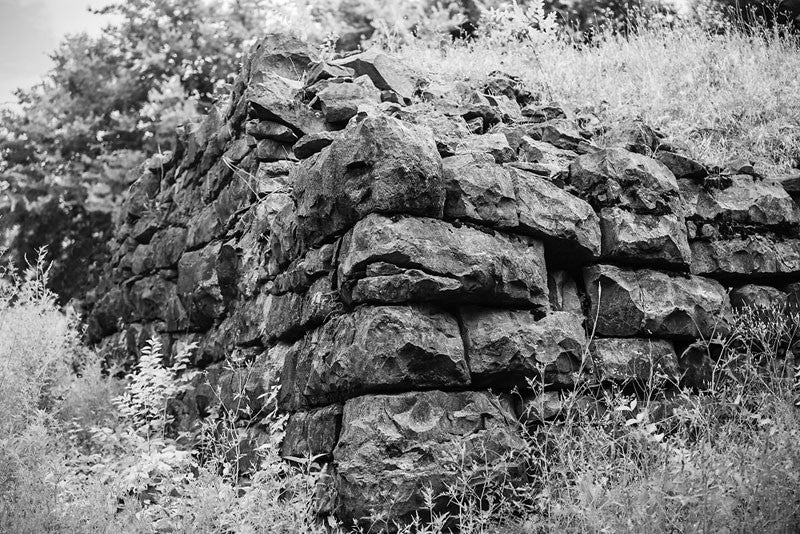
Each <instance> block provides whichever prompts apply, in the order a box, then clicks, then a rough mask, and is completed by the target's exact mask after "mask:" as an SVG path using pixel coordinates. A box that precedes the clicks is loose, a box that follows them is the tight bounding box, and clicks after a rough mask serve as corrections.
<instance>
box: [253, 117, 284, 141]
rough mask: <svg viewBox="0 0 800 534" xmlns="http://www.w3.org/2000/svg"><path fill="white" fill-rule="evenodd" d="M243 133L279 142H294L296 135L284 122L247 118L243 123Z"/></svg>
mask: <svg viewBox="0 0 800 534" xmlns="http://www.w3.org/2000/svg"><path fill="white" fill-rule="evenodd" d="M244 131H245V133H246V134H247V135H252V136H253V137H254V138H256V139H272V140H273V141H279V142H281V143H294V142H295V141H297V135H296V134H295V133H294V130H292V129H291V128H289V127H288V126H286V125H284V124H278V123H277V122H272V121H260V120H257V119H253V120H249V121H247V123H246V124H245V130H244Z"/></svg>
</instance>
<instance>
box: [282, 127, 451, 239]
mask: <svg viewBox="0 0 800 534" xmlns="http://www.w3.org/2000/svg"><path fill="white" fill-rule="evenodd" d="M294 196H295V198H296V199H297V200H296V202H297V211H296V216H297V220H298V223H299V227H298V231H299V233H300V237H301V240H302V242H303V243H304V245H305V246H306V247H311V246H316V245H319V244H320V243H321V242H322V241H323V240H325V239H327V238H328V237H330V236H332V235H335V234H336V233H339V232H342V231H343V230H345V229H347V228H349V227H350V226H352V225H353V223H355V222H357V221H358V220H359V219H361V218H363V217H365V216H366V215H368V214H370V213H375V212H378V213H407V214H410V215H428V216H433V217H441V215H442V211H443V209H444V199H445V188H444V180H443V179H442V159H441V157H440V156H439V153H438V152H437V150H436V145H435V143H434V142H433V136H432V134H431V132H430V130H428V129H426V128H423V127H419V126H414V125H412V124H409V123H405V122H402V121H399V120H397V119H393V118H390V117H385V116H378V117H368V118H365V119H363V120H361V121H357V122H351V123H350V125H349V126H348V127H347V129H345V130H344V131H343V132H342V134H341V135H340V136H338V137H337V138H336V139H335V140H334V141H333V142H332V143H331V144H330V145H329V146H328V147H326V148H324V149H323V150H322V151H321V152H320V153H319V154H317V155H315V156H312V157H311V158H309V159H306V160H304V161H303V162H302V164H301V167H300V169H299V170H298V172H297V174H296V179H295V183H294Z"/></svg>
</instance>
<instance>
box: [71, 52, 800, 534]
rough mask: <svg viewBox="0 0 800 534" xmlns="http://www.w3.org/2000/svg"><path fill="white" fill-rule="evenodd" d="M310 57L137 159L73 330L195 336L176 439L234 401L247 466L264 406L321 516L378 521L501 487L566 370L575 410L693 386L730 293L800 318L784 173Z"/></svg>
mask: <svg viewBox="0 0 800 534" xmlns="http://www.w3.org/2000/svg"><path fill="white" fill-rule="evenodd" d="M311 57H312V54H311V51H310V50H309V49H308V46H307V45H305V44H303V43H302V42H300V41H298V40H295V39H291V38H282V37H276V36H272V37H268V38H265V39H263V40H262V41H260V42H259V43H258V44H257V45H256V46H255V47H254V49H253V50H252V51H251V54H250V55H249V56H248V57H247V58H246V60H245V61H244V64H243V67H242V71H241V73H240V76H239V77H238V79H237V80H236V81H235V83H234V84H233V86H232V87H233V88H232V91H231V98H230V99H229V101H227V102H225V103H223V104H220V105H218V106H214V107H212V109H211V110H210V112H209V114H208V116H207V117H206V118H205V119H204V120H203V122H202V123H201V124H200V125H199V126H198V128H196V129H193V131H192V132H189V131H186V132H185V133H184V134H183V135H182V136H181V139H180V140H179V143H178V144H177V145H176V147H175V150H174V151H171V152H170V153H165V154H162V155H158V156H154V157H153V158H151V159H150V160H148V161H147V162H145V163H144V164H143V165H142V166H141V168H140V169H139V170H138V171H137V173H138V174H139V179H138V180H137V181H136V182H135V183H134V184H133V185H132V186H131V188H130V192H129V194H128V197H127V199H126V201H125V203H124V205H123V207H122V210H121V214H120V217H119V221H118V224H117V228H116V232H115V236H114V239H113V240H112V242H111V243H110V247H111V250H112V258H111V260H110V262H109V263H108V265H105V266H104V268H105V272H106V275H107V276H106V277H105V280H104V282H103V284H102V286H101V287H99V288H98V290H97V296H96V298H95V299H94V305H93V308H92V310H91V314H90V317H89V319H88V326H89V328H88V331H87V335H88V338H89V340H90V341H91V342H93V343H96V344H97V345H98V347H99V350H100V351H102V353H103V354H104V356H105V357H106V358H107V359H108V360H109V362H113V363H119V364H121V365H127V366H130V365H132V364H133V363H135V361H136V358H137V357H138V354H139V351H140V349H141V347H142V346H143V345H144V344H145V343H146V341H147V340H148V338H151V337H153V336H157V337H158V339H160V340H161V341H162V342H163V344H164V347H165V355H166V356H167V357H168V358H172V357H174V355H175V354H177V353H178V351H180V350H181V347H186V346H189V345H190V344H195V345H196V347H197V348H196V349H194V350H193V351H192V356H191V365H192V366H194V367H195V368H201V369H203V370H204V373H203V376H204V377H205V378H203V379H202V380H200V378H198V379H197V380H196V382H193V386H192V388H191V391H189V392H187V393H186V394H185V395H183V396H182V397H181V398H180V399H177V400H176V402H175V403H174V405H173V406H170V410H171V413H173V415H174V416H175V425H176V429H177V430H180V431H189V430H190V429H192V428H196V427H197V425H196V424H195V423H196V421H194V420H196V419H198V418H207V417H212V416H213V414H214V413H215V412H216V410H215V409H214V408H215V407H217V406H224V407H226V408H228V409H229V410H232V411H233V412H235V417H236V424H237V435H238V436H239V439H240V441H241V443H240V450H242V451H245V452H247V451H249V452H248V454H247V457H243V458H241V459H239V463H240V466H241V467H242V468H249V467H252V466H253V465H254V456H253V450H254V448H255V447H256V446H258V445H259V444H261V443H265V442H266V440H267V439H268V436H267V435H266V433H265V432H266V431H265V430H264V428H263V425H262V418H263V414H264V413H267V412H270V411H272V410H274V409H278V408H279V409H280V410H281V412H282V413H284V414H285V415H287V416H288V419H287V427H286V436H285V439H284V442H283V446H282V454H283V455H284V456H285V457H287V458H288V459H289V460H290V461H297V460H298V459H301V460H302V459H303V458H305V457H307V456H309V455H311V456H317V457H318V460H319V461H320V462H323V463H325V464H326V465H325V466H324V467H323V471H324V472H325V473H326V474H327V475H328V477H329V482H330V483H329V484H326V485H324V486H321V487H320V488H318V489H319V492H318V495H317V500H318V501H319V502H317V503H316V505H315V507H316V508H315V510H316V511H317V513H319V514H323V515H324V514H334V515H336V516H338V518H339V519H342V520H343V521H345V522H348V523H349V522H357V523H359V524H361V526H363V527H365V529H366V530H370V531H371V532H380V531H382V530H386V528H385V527H387V525H389V524H391V522H392V521H394V520H400V521H403V520H407V519H408V518H409V517H410V516H411V515H412V514H413V513H414V512H416V511H418V510H420V509H421V508H423V489H424V488H425V487H426V485H429V484H430V485H432V486H433V488H434V491H439V490H441V489H442V488H444V485H445V484H446V483H448V482H450V481H452V480H453V479H454V478H453V477H454V476H455V474H456V471H457V466H458V464H459V463H461V462H462V459H463V460H464V461H465V462H466V464H467V467H468V468H471V467H474V468H475V469H477V470H479V471H480V469H481V467H482V466H484V465H485V463H487V462H488V463H489V464H490V466H489V467H490V468H491V470H492V472H495V473H497V474H498V477H501V478H504V479H505V480H507V481H512V482H513V481H517V480H520V477H519V474H520V467H522V466H521V465H520V464H519V463H518V462H517V461H516V460H515V458H514V454H515V453H516V452H517V451H519V450H521V449H522V448H523V447H524V446H525V444H524V443H523V442H522V440H521V438H520V437H519V434H518V432H517V431H518V430H519V426H520V425H519V423H520V422H523V423H524V424H525V425H527V426H529V427H530V429H531V430H535V427H536V425H538V424H540V423H541V422H542V421H544V420H548V419H552V418H556V417H559V416H560V413H561V411H562V410H563V409H564V408H565V407H566V405H565V401H564V399H566V398H568V397H569V396H570V394H571V391H572V389H573V388H574V387H575V386H576V385H577V384H580V383H584V384H588V385H589V386H590V388H589V390H590V391H592V392H594V393H592V395H587V396H585V397H581V398H580V399H578V400H577V401H573V400H570V401H569V402H570V403H573V402H578V406H582V407H585V408H586V413H587V414H592V413H599V412H600V411H601V410H602V407H601V405H600V402H599V400H598V397H597V396H602V395H603V392H604V388H609V387H624V388H628V389H629V390H630V391H635V390H637V389H639V387H640V385H641V382H642V381H643V380H645V379H646V378H647V376H648V375H649V374H650V372H651V370H653V369H654V370H655V371H656V372H657V373H659V374H661V375H666V376H667V377H668V378H669V380H667V381H663V382H660V383H663V385H664V387H666V388H672V387H674V382H676V381H677V380H678V377H680V383H681V385H684V386H689V387H695V388H701V387H704V386H705V385H707V383H708V380H709V378H710V374H711V369H712V365H713V360H714V358H717V357H718V356H719V354H720V351H721V345H720V341H719V340H718V339H716V338H718V337H720V336H723V335H724V334H725V332H726V330H727V319H728V316H729V313H730V310H731V304H732V305H733V307H736V308H739V309H741V308H742V307H743V306H745V305H755V306H761V307H763V306H764V305H765V304H766V305H770V306H776V307H781V306H783V305H784V303H785V304H787V306H788V309H789V310H790V311H797V309H798V308H800V305H799V304H798V302H800V282H799V281H798V280H800V233H799V232H800V209H799V208H798V205H797V200H798V196H799V195H800V193H799V192H800V186H798V179H797V177H796V176H793V175H788V176H782V177H776V176H765V177H761V176H758V175H757V173H756V171H755V168H754V166H753V165H751V164H750V162H748V161H734V162H730V163H729V164H726V165H724V166H721V167H713V166H708V165H704V164H703V163H702V162H695V161H692V160H690V159H689V158H686V157H685V156H681V155H679V154H678V153H677V152H676V151H677V150H678V149H679V148H680V147H679V143H678V142H675V141H674V140H668V139H664V138H663V137H662V136H661V135H660V134H659V133H658V132H656V131H654V130H652V129H650V128H647V127H646V126H645V125H643V124H641V123H640V122H634V123H626V124H622V125H621V126H620V127H618V128H615V129H611V130H608V129H606V128H605V127H604V126H603V125H602V124H600V122H599V120H598V119H597V118H596V117H593V116H591V115H590V114H585V113H583V114H581V113H573V112H572V111H570V110H566V109H564V108H563V107H562V106H559V105H557V104H551V103H537V102H534V97H533V95H532V93H531V92H530V91H528V90H527V89H525V88H524V87H523V86H522V84H521V81H520V80H519V79H518V78H515V77H513V76H510V75H507V74H503V73H495V74H493V75H492V76H491V77H490V79H489V80H488V81H487V83H486V84H485V86H483V87H471V86H469V84H467V83H465V82H449V83H448V82H444V81H435V82H424V81H423V79H424V78H425V76H421V77H420V76H418V75H417V73H414V72H412V70H411V69H410V68H409V67H408V66H405V65H402V64H401V63H400V62H398V61H397V60H395V59H394V58H392V57H390V56H389V55H387V54H386V53H385V52H383V51H380V50H367V51H365V52H362V53H359V54H356V55H352V56H348V57H343V58H339V59H335V60H332V61H328V62H322V63H315V62H314V61H312V59H311ZM592 132H595V134H596V133H599V132H605V135H604V139H599V140H598V139H597V138H594V137H593V135H592ZM600 145H602V146H606V147H608V146H610V148H602V149H601V148H599V146H600ZM680 150H681V152H682V153H689V152H688V151H687V150H686V149H685V148H684V149H680ZM650 156H653V157H650ZM676 178H677V179H676ZM792 195H793V196H792ZM687 268H688V269H689V271H690V272H691V273H692V274H691V275H690V274H686V273H682V272H681V271H686V270H687ZM598 288H600V289H598ZM728 291H730V299H731V302H729V298H728ZM595 319H597V324H596V328H595ZM587 332H588V333H591V334H593V335H591V336H589V334H587ZM587 337H591V338H592V339H593V343H592V346H591V350H588V348H587V347H586V344H587ZM699 337H702V338H704V339H705V340H708V341H702V340H701V341H698V338H699ZM676 350H678V351H679V353H680V357H677V358H676V356H675V354H676V352H675V351H676ZM651 360H652V361H651ZM241 362H253V366H254V367H253V368H252V369H254V370H255V371H254V372H253V373H252V374H248V373H249V371H244V370H243V368H242V367H241V366H239V365H238V364H239V363H241ZM231 364H234V367H235V369H233V370H230V369H229V368H230V367H231ZM542 374H543V376H542ZM526 379H533V380H534V381H536V383H541V380H543V381H544V382H543V383H544V384H545V388H544V390H542V389H539V388H537V389H533V388H531V387H530V385H529V383H528V381H527V380H526ZM274 386H279V387H280V394H279V395H278V399H277V400H275V399H274V397H271V396H269V395H264V393H266V392H268V391H270V388H272V387H274ZM485 387H491V388H492V392H493V393H491V394H490V393H487V392H484V391H482V388H485ZM514 388H517V389H516V393H515V394H514V395H510V393H511V392H512V390H514ZM217 392H218V393H219V394H217ZM495 394H497V396H495ZM655 394H656V395H661V394H662V392H655ZM668 394H669V391H664V392H663V396H667V395H668ZM237 399H240V400H241V401H242V403H241V404H239V401H238V400H237ZM267 402H269V403H270V404H268V405H267ZM512 403H516V406H513V407H512V406H511V404H512ZM512 408H513V409H512ZM258 414H262V415H258ZM518 417H519V421H518V419H517V418H518ZM211 423H212V424H213V423H214V422H213V421H212V422H211ZM462 445H465V446H466V455H465V456H464V457H461V456H460V454H461V450H462ZM487 451H488V455H487ZM509 455H510V456H509ZM489 482H490V483H496V485H497V484H499V483H500V480H497V481H489ZM435 505H436V507H437V510H447V511H450V512H452V513H457V512H458V511H457V510H456V509H455V508H453V507H452V506H448V503H446V502H444V501H443V500H439V501H437V502H436V503H435ZM373 514H374V518H376V519H378V522H377V524H371V521H370V520H369V519H367V518H368V517H369V516H373Z"/></svg>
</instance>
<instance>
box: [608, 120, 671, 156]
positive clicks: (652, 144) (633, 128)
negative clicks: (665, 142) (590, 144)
mask: <svg viewBox="0 0 800 534" xmlns="http://www.w3.org/2000/svg"><path fill="white" fill-rule="evenodd" d="M660 139H661V136H660V135H659V134H658V133H657V132H656V131H655V130H653V129H652V128H650V127H649V126H648V125H646V124H645V123H643V122H642V121H638V120H634V121H623V122H621V123H619V124H616V125H614V126H613V127H612V128H610V129H609V130H607V131H606V132H605V133H604V134H603V146H605V147H613V148H622V149H624V150H628V151H630V152H636V153H637V154H642V155H643V156H651V155H653V153H654V152H655V151H656V150H657V149H658V146H659V141H660Z"/></svg>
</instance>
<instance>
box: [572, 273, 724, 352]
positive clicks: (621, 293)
mask: <svg viewBox="0 0 800 534" xmlns="http://www.w3.org/2000/svg"><path fill="white" fill-rule="evenodd" d="M584 281H585V284H586V289H587V291H588V292H589V297H590V299H591V311H590V314H589V315H590V316H591V317H595V316H597V317H598V321H597V333H598V334H599V335H603V336H613V337H627V336H661V337H667V338H670V337H704V338H706V339H709V338H711V337H713V336H714V335H715V334H722V333H724V332H726V331H727V325H726V322H725V319H726V316H727V314H728V312H729V308H730V302H729V300H728V295H727V294H726V293H725V288H723V287H722V285H721V284H719V283H718V282H715V281H713V280H708V279H706V278H700V277H698V276H689V275H678V274H673V273H666V272H661V271H654V270H650V269H639V270H626V269H620V268H619V267H614V266H611V265H595V266H592V267H587V268H586V269H585V270H584ZM598 296H599V300H598ZM598 308H599V310H598ZM598 312H599V313H598Z"/></svg>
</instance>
